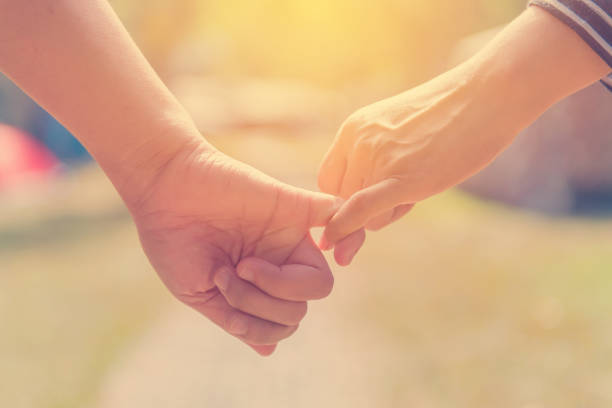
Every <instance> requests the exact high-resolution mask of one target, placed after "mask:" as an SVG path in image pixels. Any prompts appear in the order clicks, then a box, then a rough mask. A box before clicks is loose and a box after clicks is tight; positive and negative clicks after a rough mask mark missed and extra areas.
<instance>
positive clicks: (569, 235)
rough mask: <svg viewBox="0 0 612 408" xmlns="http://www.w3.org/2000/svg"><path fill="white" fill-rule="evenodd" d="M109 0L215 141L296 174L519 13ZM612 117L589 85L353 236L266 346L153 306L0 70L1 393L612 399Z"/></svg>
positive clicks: (517, 3)
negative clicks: (348, 254)
mask: <svg viewBox="0 0 612 408" xmlns="http://www.w3.org/2000/svg"><path fill="white" fill-rule="evenodd" d="M111 3H112V4H113V6H114V7H115V9H116V11H117V13H118V14H119V15H120V17H121V19H122V20H123V21H124V23H125V24H126V26H127V27H128V29H129V31H130V32H131V33H132V35H133V36H134V38H135V40H136V42H137V43H138V45H139V46H140V47H141V48H142V50H143V52H144V54H145V55H146V56H147V57H148V58H149V59H150V61H151V63H152V64H153V65H154V67H155V68H156V70H157V71H158V72H159V73H160V75H161V76H162V77H163V79H164V81H165V82H166V83H167V84H168V86H169V87H170V88H171V89H172V90H173V92H174V93H175V94H176V95H177V97H178V98H179V100H181V102H182V103H183V104H184V105H185V106H186V107H187V109H188V110H189V111H190V112H191V113H192V115H193V117H194V119H195V121H196V123H197V124H198V126H199V127H200V129H201V130H202V132H203V133H205V134H206V135H207V137H208V138H209V139H210V140H211V141H212V142H213V143H214V144H215V145H216V146H217V147H219V148H220V149H221V150H223V151H225V152H226V153H228V154H230V155H232V156H234V157H236V158H238V159H240V160H243V161H245V162H248V163H250V164H252V165H254V166H256V167H258V168H260V169H262V170H264V171H265V172H267V173H269V174H271V175H273V176H275V177H277V178H279V179H281V180H283V181H286V182H289V183H293V184H296V185H299V186H303V187H307V188H313V189H314V188H315V187H316V186H315V178H316V170H317V166H318V163H319V161H320V160H321V157H322V156H323V154H324V153H325V151H326V148H327V146H328V145H329V144H330V143H331V141H332V139H333V136H334V133H335V131H336V129H337V128H338V127H339V125H340V124H341V123H342V121H343V119H344V118H345V117H346V116H347V115H348V114H350V113H351V112H352V111H353V110H355V109H357V108H359V107H361V106H363V105H366V104H368V103H371V102H373V101H375V100H378V99H381V98H384V97H386V96H390V95H393V94H395V93H398V92H400V91H403V90H405V89H408V88H410V87H411V86H414V85H416V84H418V83H420V82H423V81H425V80H427V79H428V78H431V77H432V76H434V75H436V74H438V73H440V72H442V71H444V70H445V69H446V68H448V67H450V66H452V65H454V64H456V63H458V62H460V61H461V60H464V59H466V58H467V57H469V56H470V55H472V54H473V53H474V52H475V51H476V50H477V49H478V48H479V47H481V46H482V45H483V44H484V43H485V42H486V41H488V39H490V38H491V36H493V35H494V34H495V32H497V31H498V30H499V27H501V26H503V24H505V23H507V22H508V21H510V20H511V19H512V18H514V17H515V16H516V15H518V14H519V13H520V12H521V10H522V9H523V8H524V6H525V1H524V0H496V1H488V0H459V1H458V0H379V1H376V2H372V1H363V0H357V1H355V0H352V1H348V0H337V1H333V2H330V1H328V0H260V1H258V2H248V1H244V0H223V1H221V0H150V1H148V2H146V4H145V3H143V2H138V1H135V0H114V1H111ZM610 109H612V96H611V95H609V94H608V93H606V91H605V90H604V88H603V87H602V86H601V85H599V84H596V85H593V86H592V87H590V88H588V89H586V90H583V91H581V92H579V93H578V94H576V95H574V96H572V97H570V98H568V99H567V100H565V101H563V102H561V103H560V104H558V105H557V106H555V107H553V108H552V109H551V110H550V111H549V112H547V113H546V114H545V115H544V116H543V117H542V118H541V119H540V120H539V121H538V122H536V123H535V124H534V125H533V126H532V127H531V128H529V129H527V130H526V131H525V132H524V133H523V134H522V135H520V136H519V138H518V139H517V142H516V143H515V144H514V145H513V146H512V147H511V148H510V149H509V150H508V152H506V153H504V154H503V155H502V156H501V157H500V158H499V159H498V160H497V161H496V162H495V163H494V164H493V165H492V166H491V167H489V168H488V169H486V170H485V171H483V172H482V173H480V174H479V175H477V176H476V177H474V178H472V179H471V180H469V181H468V182H467V183H466V184H465V185H464V186H461V188H460V189H457V190H454V191H450V192H448V193H445V194H442V195H440V196H438V197H435V198H433V199H430V200H428V201H426V202H424V203H422V204H420V205H418V206H417V207H416V208H415V210H414V211H413V212H412V213H411V214H410V215H409V216H407V217H406V218H405V219H404V220H402V221H401V222H398V223H396V224H395V225H393V226H392V227H390V228H388V229H387V230H385V231H383V232H379V233H376V234H370V236H369V239H368V243H367V245H366V247H365V248H364V250H363V251H362V252H361V253H360V254H359V255H358V256H357V258H356V260H355V262H354V263H353V265H352V266H351V267H350V268H347V269H341V268H335V275H336V282H337V283H336V289H335V291H334V293H333V294H332V295H331V297H330V298H328V299H326V300H324V301H321V302H318V303H316V304H313V305H312V306H311V308H310V314H309V316H308V317H307V319H306V321H305V322H304V323H303V325H302V327H301V330H300V331H299V332H298V333H297V334H296V335H295V336H294V337H293V338H291V339H290V340H288V341H286V342H284V343H282V344H281V346H280V347H279V350H278V352H277V353H276V354H275V355H274V356H272V357H271V358H267V359H262V358H260V357H257V356H255V354H254V353H252V352H251V351H250V350H247V349H246V347H244V346H243V345H242V344H241V343H239V342H237V341H234V340H233V339H231V338H230V337H229V336H227V335H225V334H224V333H222V332H221V331H220V330H218V329H217V328H216V327H213V325H212V324H210V323H209V322H207V321H205V320H204V319H203V318H201V317H200V316H198V315H196V313H195V312H193V311H191V310H189V309H187V308H186V307H183V306H181V305H179V304H178V302H176V301H174V300H173V299H171V298H170V295H169V294H168V293H167V292H166V291H165V289H164V288H163V286H162V284H161V283H160V282H159V281H158V279H157V277H156V276H155V273H154V271H153V270H152V269H151V268H150V266H149V265H148V263H147V261H146V259H145V257H144V255H143V254H142V252H141V250H140V247H139V244H138V240H137V236H136V233H135V229H134V227H133V226H132V224H131V221H130V218H129V215H128V214H127V212H126V210H125V209H124V207H123V206H122V204H121V201H120V200H119V198H118V197H117V195H116V193H115V192H114V190H113V188H112V186H111V185H110V184H109V183H108V181H107V180H106V179H105V177H104V175H103V174H102V173H101V171H100V170H99V169H98V167H97V166H96V165H95V163H93V162H92V161H91V159H90V157H89V155H88V154H87V152H86V151H85V150H84V149H83V148H82V147H81V145H80V144H79V143H78V142H77V141H76V140H75V139H74V138H72V136H71V135H70V134H69V133H68V132H67V131H66V130H65V129H64V128H63V127H62V126H61V125H60V124H58V123H57V122H56V121H55V120H54V119H53V118H52V117H50V116H49V115H48V114H46V113H45V112H44V111H43V110H42V109H40V108H39V107H37V106H36V104H35V103H34V102H32V101H31V100H30V99H29V98H28V97H27V96H25V95H24V94H22V93H21V92H20V91H19V90H18V88H16V87H15V86H14V85H12V84H11V82H10V81H9V80H8V79H6V78H0V146H1V147H0V330H1V332H2V335H1V336H0V405H2V406H7V407H13V408H21V407H37V408H38V407H41V408H43V407H44V408H47V407H49V408H59V407H92V408H94V407H95V408H107V407H112V408H120V407H144V406H146V407H149V408H153V407H168V406H172V407H177V408H182V407H185V408H187V407H204V406H205V407H238V406H241V407H242V406H249V407H260V406H261V407H264V406H265V407H311V406H320V407H335V408H337V407H373V406H380V407H417V408H445V407H455V408H463V407H466V408H467V407H470V408H474V407H489V406H496V407H500V408H505V407H508V408H510V407H516V408H546V407H560V408H563V407H609V406H611V405H612V323H611V322H610V319H609V315H610V312H612V297H611V296H610V294H611V293H612V276H611V274H610V270H611V267H612V254H611V252H610V249H609V248H610V247H612V220H611V219H610V218H609V213H610V210H611V209H612V204H611V203H612V171H611V170H612V168H611V167H612V161H611V160H610V157H612V137H611V136H612V135H611V134H610V133H611V131H610V129H611V126H610V125H612V123H610V122H612V120H611V115H610V114H609V112H610ZM330 261H331V260H330Z"/></svg>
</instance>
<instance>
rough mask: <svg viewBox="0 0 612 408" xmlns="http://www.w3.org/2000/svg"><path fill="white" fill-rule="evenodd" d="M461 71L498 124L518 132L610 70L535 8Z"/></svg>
mask: <svg viewBox="0 0 612 408" xmlns="http://www.w3.org/2000/svg"><path fill="white" fill-rule="evenodd" d="M466 66H467V68H466V69H467V72H468V75H469V76H470V78H471V79H472V80H474V81H477V82H478V83H479V84H480V86H481V88H482V93H483V95H485V98H487V103H490V104H492V105H493V106H495V107H496V109H497V110H498V112H499V119H500V120H503V119H507V120H509V121H513V122H516V124H517V125H519V126H520V128H521V129H522V128H523V127H525V126H527V125H529V124H530V123H531V122H533V121H534V120H535V119H537V118H538V117H539V116H540V115H541V114H542V113H543V112H544V111H545V110H546V109H548V108H549V107H550V106H552V105H553V104H554V103H556V102H558V101H559V100H561V99H563V98H565V97H567V96H569V95H570V94H572V93H574V92H576V91H578V90H580V89H582V88H585V87H586V86H588V85H590V84H591V83H593V82H596V81H597V80H599V79H601V78H602V77H604V76H606V75H607V74H609V73H610V71H611V70H612V69H611V68H610V67H609V66H608V64H607V63H606V62H605V61H604V60H603V59H602V58H601V57H600V56H599V55H597V54H596V53H595V52H594V51H593V50H592V49H591V48H590V47H589V46H588V45H587V43H585V42H584V41H583V40H582V39H581V38H580V37H579V36H578V35H577V34H576V33H575V32H574V31H573V30H572V29H571V28H570V27H568V26H567V25H566V24H564V23H563V22H561V21H560V20H558V19H557V18H555V17H554V16H552V15H551V14H549V13H548V12H546V11H544V10H542V9H540V8H537V7H531V8H529V9H527V10H526V11H525V12H524V13H523V14H522V15H521V16H519V17H518V18H517V19H516V20H515V21H514V22H512V23H511V24H510V25H509V26H508V27H506V28H505V29H504V30H503V31H502V32H501V33H500V34H499V35H498V36H497V37H496V38H495V39H494V40H493V41H492V42H491V43H490V44H489V45H488V46H487V47H485V48H484V49H483V50H482V51H481V52H479V53H478V54H477V55H476V56H474V57H473V58H472V59H471V60H470V61H468V63H466ZM508 125H510V124H508ZM519 130H520V129H519Z"/></svg>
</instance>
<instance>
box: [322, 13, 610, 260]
mask: <svg viewBox="0 0 612 408" xmlns="http://www.w3.org/2000/svg"><path fill="white" fill-rule="evenodd" d="M532 38H538V41H531V40H530V39H532ZM609 71H610V68H609V67H608V66H607V65H606V63H605V62H604V61H603V60H602V59H601V58H599V57H598V55H597V54H595V52H593V51H592V50H591V49H590V48H589V47H588V46H587V44H586V43H584V42H583V41H582V40H581V38H580V37H579V36H578V35H576V33H575V32H574V31H572V30H571V29H570V28H569V27H567V26H566V25H565V24H563V23H562V22H560V21H558V20H557V19H556V18H554V17H553V16H551V15H550V14H548V13H547V12H545V11H543V10H541V9H539V8H535V7H532V8H530V9H528V10H527V11H525V12H524V13H523V14H522V15H521V16H520V17H519V18H517V19H516V20H515V21H514V22H513V23H512V24H510V25H509V26H508V27H507V28H506V29H505V30H504V31H503V32H502V33H501V34H500V35H499V36H498V37H497V38H496V39H495V40H493V41H492V42H491V43H490V44H489V45H488V46H487V47H486V48H484V49H483V50H482V51H481V52H480V53H478V54H477V55H476V56H474V57H473V58H472V59H470V60H468V61H467V62H466V63H464V64H462V65H460V66H459V67H457V68H455V69H453V70H451V71H449V72H447V73H445V74H443V75H441V76H439V77H437V78H435V79H433V80H431V81H429V82H427V83H425V84H423V85H421V86H419V87H417V88H415V89H413V90H410V91H408V92H405V93H403V94H400V95H397V96H395V97H392V98H389V99H386V100H383V101H381V102H378V103H375V104H373V105H371V106H368V107H365V108H362V109H360V110H358V111H357V112H356V113H354V114H353V115H351V116H350V117H349V118H348V119H347V121H346V122H345V123H344V125H343V126H342V127H341V129H340V131H339V133H338V135H337V137H336V140H335V141H334V143H333V145H332V146H331V148H330V150H329V152H328V153H327V155H326V157H325V160H324V161H323V164H322V166H321V169H320V173H319V187H320V188H321V190H322V191H324V192H327V193H329V194H335V195H339V196H340V197H343V198H345V199H347V201H346V202H345V203H344V204H343V206H342V208H341V209H340V210H339V211H338V212H337V213H336V215H335V216H334V217H333V218H332V220H331V221H330V223H329V224H328V226H327V227H326V229H325V232H324V236H323V239H322V243H321V247H322V248H323V249H328V248H331V247H333V246H334V245H335V244H336V243H337V242H338V240H340V239H342V238H343V237H345V236H347V235H348V234H350V233H352V232H353V231H356V230H358V229H359V228H361V227H363V226H366V227H368V228H370V229H378V228H381V227H384V226H385V225H387V224H389V223H390V222H393V221H395V220H397V219H398V218H400V217H401V216H402V215H404V214H405V213H406V212H408V211H409V210H410V209H411V208H412V205H413V204H414V203H417V202H419V201H421V200H424V199H426V198H428V197H430V196H432V195H434V194H437V193H439V192H442V191H444V190H445V189H447V188H449V187H452V186H454V185H456V184H458V183H460V182H461V181H463V180H465V179H466V178H468V177H470V176H471V175H473V174H475V173H476V172H478V171H479V170H480V169H482V168H483V167H485V166H486V165H487V164H488V163H490V162H491V161H492V160H493V159H494V158H495V157H496V155H498V154H499V153H500V152H501V151H502V150H503V149H504V148H505V147H507V146H508V145H509V144H510V143H511V142H512V140H513V138H514V136H515V135H516V134H518V133H519V132H520V131H521V130H522V129H524V128H525V127H526V126H528V125H529V124H530V123H531V122H533V121H534V120H535V119H536V118H537V117H538V116H539V115H540V114H542V113H543V112H544V111H545V110H546V109H547V108H548V107H549V106H551V105H552V104H554V103H555V102H556V101H558V100H560V99H562V98H563V97H565V96H567V95H569V94H571V93H573V92H575V91H577V90H579V89H581V88H583V87H585V86H587V85H589V84H591V83H592V82H594V81H596V80H597V79H599V78H601V77H603V76H605V75H607V74H608V73H609Z"/></svg>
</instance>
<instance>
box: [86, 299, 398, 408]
mask: <svg viewBox="0 0 612 408" xmlns="http://www.w3.org/2000/svg"><path fill="white" fill-rule="evenodd" d="M347 296H348V297H350V296H352V295H350V294H348V293H347V292H345V293H344V295H343V294H339V295H338V296H333V297H332V298H331V299H329V300H326V301H323V302H320V303H315V304H313V305H311V308H310V313H309V317H308V318H307V319H306V321H305V322H304V323H303V325H302V327H301V328H300V331H299V332H298V333H296V335H295V336H294V337H293V338H291V339H289V340H287V341H286V342H284V343H283V344H282V345H281V346H280V348H279V350H278V351H277V353H276V354H275V355H274V356H273V357H271V358H261V357H258V356H256V355H255V353H253V352H252V351H251V350H249V349H248V348H247V347H245V346H244V345H242V344H241V343H239V342H238V341H235V340H233V339H231V338H230V337H228V336H227V335H226V334H224V333H222V332H221V331H220V330H219V329H217V328H216V327H214V326H213V325H211V324H209V323H208V322H207V321H205V320H203V319H202V318H201V317H200V316H199V315H197V314H196V313H195V312H192V311H191V310H189V309H187V308H185V307H182V306H181V305H178V304H173V305H171V306H170V307H169V308H168V309H167V310H166V313H165V314H164V315H163V316H162V317H161V318H160V319H159V321H158V322H157V323H156V324H155V325H154V326H153V327H152V328H151V329H150V330H149V331H148V332H146V333H145V334H144V335H143V336H142V337H141V338H140V339H139V340H138V341H137V342H136V343H134V344H133V346H132V347H131V348H130V349H129V350H128V352H127V353H126V354H125V355H124V357H123V358H122V359H120V360H119V361H118V363H117V365H116V367H115V368H114V369H113V370H110V375H109V376H108V377H107V378H106V380H105V381H104V383H103V385H102V387H101V392H100V396H99V403H98V404H97V405H96V408H123V407H126V408H127V407H130V408H132V407H147V408H156V407H160V408H161V407H170V406H171V407H173V408H183V407H185V408H187V407H223V408H231V407H247V406H248V407H264V406H265V407H288V406H291V407H296V408H298V407H312V406H320V407H321V406H333V407H353V408H356V407H372V406H376V405H377V402H380V398H381V396H380V395H378V392H377V389H376V386H375V385H376V384H377V383H378V381H379V380H380V378H381V377H382V374H383V372H384V367H385V358H387V359H388V358H389V353H388V352H386V351H385V347H384V346H383V344H384V342H382V339H376V338H374V337H372V336H373V333H367V332H366V331H364V330H360V331H359V330H356V329H355V328H354V327H351V325H350V324H349V323H348V322H346V321H344V320H343V319H342V308H343V307H346V305H347V302H350V299H347ZM374 345H376V347H374ZM364 350H368V352H367V353H364ZM377 350H378V352H377Z"/></svg>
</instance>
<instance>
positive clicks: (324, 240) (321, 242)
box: [319, 234, 332, 251]
mask: <svg viewBox="0 0 612 408" xmlns="http://www.w3.org/2000/svg"><path fill="white" fill-rule="evenodd" d="M319 248H320V249H321V251H327V250H329V249H332V246H331V244H330V243H329V241H328V240H327V237H326V236H325V234H323V236H322V237H321V239H320V240H319Z"/></svg>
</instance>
